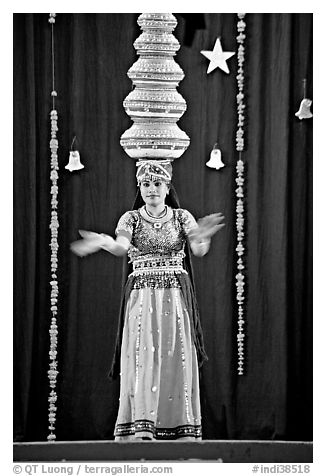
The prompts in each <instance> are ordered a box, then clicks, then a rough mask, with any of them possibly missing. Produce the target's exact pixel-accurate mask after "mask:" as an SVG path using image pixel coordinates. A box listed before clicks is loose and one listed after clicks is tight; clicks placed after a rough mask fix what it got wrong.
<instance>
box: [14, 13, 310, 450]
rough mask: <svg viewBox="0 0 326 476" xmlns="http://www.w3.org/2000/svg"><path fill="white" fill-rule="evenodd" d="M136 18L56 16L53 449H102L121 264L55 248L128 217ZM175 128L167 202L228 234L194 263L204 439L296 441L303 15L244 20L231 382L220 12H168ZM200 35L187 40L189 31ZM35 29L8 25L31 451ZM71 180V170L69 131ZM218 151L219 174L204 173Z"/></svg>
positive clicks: (18, 352)
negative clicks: (242, 355)
mask: <svg viewBox="0 0 326 476" xmlns="http://www.w3.org/2000/svg"><path fill="white" fill-rule="evenodd" d="M137 16H138V14H58V15H57V19H56V23H55V27H54V29H55V53H56V65H55V70H56V90H57V92H58V97H57V100H56V109H57V110H58V115H59V123H58V125H59V132H58V139H59V165H60V171H59V176H60V178H59V222H60V228H59V245H60V248H59V270H58V276H59V291H60V296H59V315H58V325H59V335H58V339H59V342H58V361H59V369H58V370H59V371H60V373H59V376H58V385H57V392H58V402H57V403H58V414H57V425H56V426H57V431H56V434H57V439H58V440H75V439H78V440H83V439H106V438H108V439H110V438H112V433H113V427H114V423H115V418H116V413H117V405H118V383H117V382H116V383H110V382H109V381H108V379H107V371H108V368H109V365H110V361H111V358H112V355H113V346H114V340H115V334H116V328H117V318H118V307H119V299H120V284H121V261H120V260H119V258H116V257H114V256H111V255H110V254H108V253H105V252H104V251H103V252H99V253H97V254H95V255H92V256H89V257H87V258H84V259H80V258H77V257H76V256H74V255H73V254H72V253H70V251H69V243H70V242H71V241H73V240H74V239H76V238H77V236H78V234H77V230H78V229H79V228H84V229H90V230H94V231H98V232H105V233H109V234H112V233H113V231H114V228H115V224H116V222H117V220H118V218H119V216H120V215H121V214H122V213H123V212H124V211H125V210H127V209H129V208H130V206H131V204H132V202H133V199H134V195H135V191H136V185H135V178H134V174H135V164H134V161H133V160H132V159H130V158H129V157H128V156H127V155H126V154H125V153H124V151H123V149H122V148H121V147H120V145H119V138H120V135H121V134H122V132H123V131H125V130H126V129H127V128H128V127H130V125H131V121H130V120H129V118H128V116H127V115H126V113H125V111H124V109H123V106H122V102H123V99H124V98H125V97H126V95H127V94H128V92H129V91H130V90H131V81H130V80H129V79H128V77H127V76H126V73H127V70H128V69H129V67H130V66H131V65H132V64H133V62H134V61H135V60H136V59H137V56H136V53H135V50H134V48H133V46H132V45H133V41H134V40H135V39H136V38H137V37H138V36H139V34H140V29H139V27H138V25H137V23H136V20H137ZM177 18H178V21H179V24H178V26H177V28H176V30H175V36H176V37H177V38H178V39H179V41H180V43H181V50H180V51H179V53H178V54H177V57H176V60H177V62H178V63H179V64H180V65H181V67H182V68H183V70H184V71H185V73H186V77H185V79H184V80H183V81H182V82H181V83H180V86H179V88H178V90H179V91H180V93H181V94H182V95H183V96H184V98H185V99H186V101H187V104H188V110H187V112H186V113H185V115H184V117H183V118H182V119H181V120H180V121H179V125H180V127H181V128H182V129H183V130H185V131H186V132H187V134H188V135H189V136H190V138H191V144H190V147H189V149H188V150H187V151H186V153H185V154H184V156H182V157H181V158H180V159H178V160H177V161H175V163H174V184H175V187H176V189H177V191H178V194H179V198H180V200H181V204H182V206H183V207H184V208H187V209H189V210H190V211H191V212H192V213H193V214H194V215H195V216H196V217H197V218H198V217H200V216H203V215H204V214H208V213H211V212H213V211H222V212H223V213H224V215H225V217H226V227H225V228H224V229H223V231H221V232H220V233H219V234H218V235H217V236H216V237H215V238H214V241H213V243H212V247H211V250H210V253H209V255H207V256H206V257H204V258H202V259H195V272H196V285H197V291H198V300H199V306H200V311H201V318H202V325H203V329H204V336H205V341H206V350H207V353H208V355H209V361H208V362H207V363H206V364H205V366H204V369H203V373H202V379H201V380H202V383H201V395H202V413H203V431H204V438H211V439H215V438H217V439H220V438H222V439H227V438H239V439H292V440H301V439H302V440H310V439H312V119H309V120H303V121H300V120H299V119H298V118H296V117H295V115H294V113H295V112H296V111H297V110H298V107H299V104H300V101H301V99H302V98H303V89H302V79H303V78H306V79H307V96H308V97H309V98H312V15H311V14H274V13H273V14H256V13H255V14H248V15H247V16H246V18H245V21H246V23H247V28H246V35H247V37H246V42H245V46H246V63H245V75H246V87H245V93H246V98H245V102H246V104H247V108H246V150H245V154H244V159H245V163H246V235H247V238H246V265H247V270H246V296H247V306H246V321H247V323H246V342H245V348H246V357H247V360H246V372H245V375H244V376H241V377H238V376H237V355H236V352H237V346H236V331H237V322H236V318H237V316H236V306H235V303H236V301H235V274H236V257H235V246H236V232H235V219H236V216H235V181H234V180H235V165H236V160H237V154H236V151H235V132H236V122H237V116H236V98H235V95H236V71H237V62H236V56H234V57H233V58H231V59H230V60H228V65H229V68H230V75H227V74H225V73H223V72H222V71H221V70H215V71H214V72H212V73H210V74H209V75H207V74H206V70H207V66H208V60H207V59H206V58H204V56H203V55H201V54H200V53H199V52H200V50H202V49H205V50H211V49H212V47H213V45H214V42H215V39H216V37H217V36H221V38H222V46H223V48H224V50H228V51H236V49H237V43H236V39H235V38H236V34H237V30H236V22H237V16H236V15H235V14H217V13H214V14H204V15H201V16H192V15H187V14H186V15H182V16H181V15H177ZM197 27H201V29H196V28H197ZM51 90H52V86H51V28H50V25H49V24H48V14H14V296H15V298H14V438H15V440H16V441H28V440H45V439H46V436H47V434H48V430H47V408H48V402H47V398H48V392H49V388H48V380H47V370H48V364H49V361H48V351H49V333H48V330H49V324H50V319H51V313H50V284H49V281H50V280H51V278H50V247H49V243H50V230H49V222H50V178H49V177H50V151H49V140H50V133H49V132H50V123H49V112H50V110H51V109H52V101H51V96H50V93H51ZM74 135H76V136H77V144H76V147H77V148H78V150H79V151H80V155H81V159H82V162H83V164H84V165H85V169H83V170H81V171H79V172H74V173H70V172H69V171H68V170H66V169H65V168H64V166H65V165H66V164H67V161H68V155H69V148H70V144H71V142H72V138H73V136H74ZM216 141H218V143H219V146H220V148H221V149H222V153H223V160H224V162H225V163H226V167H225V168H223V169H221V170H220V171H215V170H211V169H208V168H207V167H206V166H205V162H206V161H207V160H208V158H209V154H210V151H211V149H212V147H213V145H214V143H215V142H216Z"/></svg>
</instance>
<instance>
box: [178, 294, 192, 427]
mask: <svg viewBox="0 0 326 476" xmlns="http://www.w3.org/2000/svg"><path fill="white" fill-rule="evenodd" d="M175 302H176V311H177V320H178V328H179V337H180V342H181V361H182V370H183V375H184V384H183V388H184V399H185V407H186V415H187V421H188V423H190V412H189V395H188V383H187V369H186V364H185V350H184V343H183V337H182V335H183V332H182V322H181V317H180V316H181V315H182V313H181V312H180V307H181V305H180V302H179V294H178V293H177V292H176V293H175Z"/></svg>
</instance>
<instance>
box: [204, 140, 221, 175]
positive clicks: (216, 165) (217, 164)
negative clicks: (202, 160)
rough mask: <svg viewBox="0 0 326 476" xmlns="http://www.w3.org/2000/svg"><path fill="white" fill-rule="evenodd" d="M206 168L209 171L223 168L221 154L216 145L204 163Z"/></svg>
mask: <svg viewBox="0 0 326 476" xmlns="http://www.w3.org/2000/svg"><path fill="white" fill-rule="evenodd" d="M206 165H207V167H210V168H211V169H216V170H218V169H221V168H222V167H224V166H225V164H223V162H222V153H221V151H220V149H218V148H217V144H215V145H214V148H213V150H212V152H211V155H210V159H209V161H208V162H206Z"/></svg>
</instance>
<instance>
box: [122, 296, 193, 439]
mask: <svg viewBox="0 0 326 476" xmlns="http://www.w3.org/2000/svg"><path fill="white" fill-rule="evenodd" d="M120 382H121V383H120V399H119V401H120V405H119V412H118V417H117V422H116V426H115V432H114V435H115V440H116V441H123V440H134V439H136V438H149V439H151V440H153V439H154V440H175V439H186V440H189V439H190V440H194V439H196V440H199V439H201V434H202V433H201V415H200V400H199V377H198V363H197V355H196V349H195V346H194V344H193V342H192V338H191V328H190V321H189V315H188V311H187V309H186V307H185V304H184V299H183V296H182V293H181V289H180V288H159V289H151V288H141V289H133V290H132V291H131V293H130V297H129V300H128V303H127V306H126V315H125V322H124V329H123V337H122V348H121V374H120Z"/></svg>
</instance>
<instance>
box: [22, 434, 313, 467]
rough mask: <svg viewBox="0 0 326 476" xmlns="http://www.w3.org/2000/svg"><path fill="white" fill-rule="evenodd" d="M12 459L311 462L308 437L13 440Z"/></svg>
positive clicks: (310, 445) (311, 446)
mask: <svg viewBox="0 0 326 476" xmlns="http://www.w3.org/2000/svg"><path fill="white" fill-rule="evenodd" d="M13 460H14V461H44V462H45V461H52V462H53V461H72V462H73V461H167V460H169V461H179V462H180V461H184V462H186V461H211V462H214V461H216V462H217V461H218V460H222V462H223V463H312V462H313V445H312V442H308V441H265V440H264V441H262V440H259V441H254V440H251V441H248V440H204V441H199V442H182V441H173V442H171V441H162V442H146V441H140V442H128V443H120V442H119V443H116V442H114V441H56V442H52V443H48V442H26V443H14V448H13Z"/></svg>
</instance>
